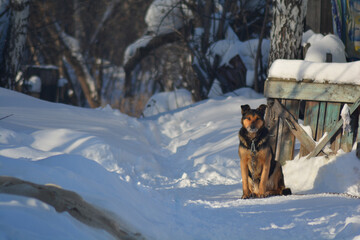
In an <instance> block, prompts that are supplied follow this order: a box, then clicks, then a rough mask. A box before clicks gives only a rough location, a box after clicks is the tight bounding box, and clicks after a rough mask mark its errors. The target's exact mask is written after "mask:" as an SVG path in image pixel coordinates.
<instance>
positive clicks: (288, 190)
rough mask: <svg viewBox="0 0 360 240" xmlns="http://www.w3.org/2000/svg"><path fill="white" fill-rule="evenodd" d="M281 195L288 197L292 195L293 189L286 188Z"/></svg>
mask: <svg viewBox="0 0 360 240" xmlns="http://www.w3.org/2000/svg"><path fill="white" fill-rule="evenodd" d="M281 194H282V195H284V196H287V195H291V194H292V193H291V189H290V188H284V189H283V190H282V191H281Z"/></svg>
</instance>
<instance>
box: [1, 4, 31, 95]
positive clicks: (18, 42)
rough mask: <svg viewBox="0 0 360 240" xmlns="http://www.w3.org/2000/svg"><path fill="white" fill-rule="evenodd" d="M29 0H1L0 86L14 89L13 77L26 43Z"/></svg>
mask: <svg viewBox="0 0 360 240" xmlns="http://www.w3.org/2000/svg"><path fill="white" fill-rule="evenodd" d="M29 2H30V1H29V0H3V1H1V2H0V9H1V12H0V17H1V18H2V21H1V22H2V24H1V26H0V27H1V35H0V39H1V42H2V43H1V44H0V45H2V46H1V47H0V50H1V51H0V54H1V57H0V69H1V71H0V85H1V86H3V87H7V88H10V89H14V87H15V77H16V74H17V71H18V69H19V67H20V64H21V59H22V55H23V51H24V46H25V43H26V35H27V30H28V18H29Z"/></svg>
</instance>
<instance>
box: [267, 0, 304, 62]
mask: <svg viewBox="0 0 360 240" xmlns="http://www.w3.org/2000/svg"><path fill="white" fill-rule="evenodd" d="M273 4H274V5H273V18H272V28H271V32H270V39H271V48H270V55H269V64H268V67H269V68H270V67H271V64H272V63H273V62H274V61H275V60H276V59H296V58H300V56H301V38H302V34H303V28H304V19H305V15H306V6H307V0H275V1H274V3H273Z"/></svg>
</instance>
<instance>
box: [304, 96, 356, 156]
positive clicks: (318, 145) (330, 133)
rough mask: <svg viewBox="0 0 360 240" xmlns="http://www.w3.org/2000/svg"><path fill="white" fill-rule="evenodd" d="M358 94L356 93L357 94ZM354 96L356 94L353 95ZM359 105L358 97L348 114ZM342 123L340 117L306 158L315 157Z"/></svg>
mask: <svg viewBox="0 0 360 240" xmlns="http://www.w3.org/2000/svg"><path fill="white" fill-rule="evenodd" d="M357 95H358V94H357ZM355 96H356V95H355ZM359 106H360V97H359V98H358V99H357V100H356V101H355V102H354V104H353V105H351V107H350V115H351V114H353V112H354V111H355V110H356V109H357V108H358V107H359ZM342 124H343V120H342V118H341V119H340V120H339V121H338V122H337V123H336V124H335V127H334V128H332V130H331V131H330V132H329V134H328V135H327V136H326V137H325V138H324V139H323V140H322V141H321V142H319V143H318V144H317V145H316V147H315V149H314V150H313V151H312V152H311V153H310V154H309V155H308V157H307V158H312V157H316V156H317V155H318V154H319V152H320V151H321V150H322V149H323V148H324V147H325V145H326V144H327V143H328V142H329V141H330V139H331V138H332V137H333V136H334V135H335V134H336V133H337V131H338V130H339V129H340V127H341V126H342Z"/></svg>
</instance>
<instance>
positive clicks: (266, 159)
mask: <svg viewBox="0 0 360 240" xmlns="http://www.w3.org/2000/svg"><path fill="white" fill-rule="evenodd" d="M263 154H264V155H263V156H261V157H260V159H261V161H260V162H261V164H262V171H261V178H260V184H259V194H258V197H260V198H263V197H267V193H266V185H267V181H268V178H269V171H270V162H271V153H270V151H269V150H267V151H264V152H263Z"/></svg>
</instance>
